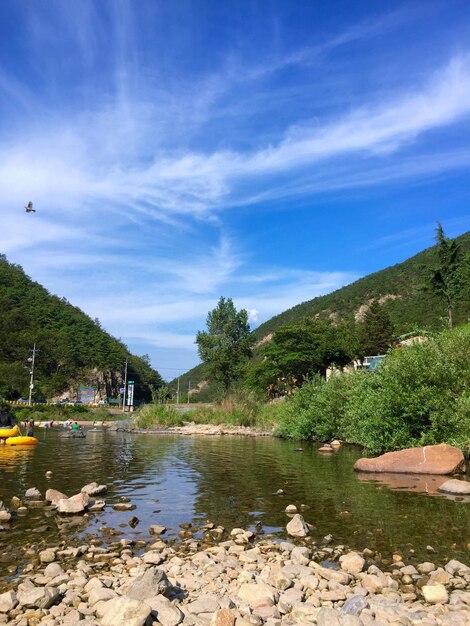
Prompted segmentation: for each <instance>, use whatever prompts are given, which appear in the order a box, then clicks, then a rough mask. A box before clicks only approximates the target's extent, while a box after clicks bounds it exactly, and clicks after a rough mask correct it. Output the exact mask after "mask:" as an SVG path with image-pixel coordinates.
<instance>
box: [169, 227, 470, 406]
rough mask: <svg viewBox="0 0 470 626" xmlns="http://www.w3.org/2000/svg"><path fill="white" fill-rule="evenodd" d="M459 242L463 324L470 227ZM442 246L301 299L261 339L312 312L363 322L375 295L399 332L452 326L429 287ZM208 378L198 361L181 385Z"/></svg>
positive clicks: (467, 310)
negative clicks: (321, 294) (319, 293)
mask: <svg viewBox="0 0 470 626" xmlns="http://www.w3.org/2000/svg"><path fill="white" fill-rule="evenodd" d="M456 241H457V242H458V243H459V245H460V250H461V253H462V259H463V263H462V269H463V273H464V274H465V276H463V280H462V284H463V285H464V288H462V290H461V291H460V292H459V293H458V295H457V297H456V299H455V306H454V323H455V324H456V325H458V324H461V323H463V322H467V321H468V319H469V318H470V294H469V289H468V285H469V284H470V232H467V233H465V234H463V235H461V236H460V237H458V238H456ZM437 249H438V246H433V247H431V248H427V249H426V250H423V251H422V252H420V253H418V254H417V255H415V256H413V257H411V258H410V259H407V260H406V261H404V262H403V263H399V264H397V265H394V266H392V267H388V268H386V269H384V270H381V271H379V272H375V273H373V274H369V275H368V276H365V277H364V278H361V279H359V280H357V281H355V282H354V283H351V284H350V285H347V286H346V287H342V288H341V289H338V290H336V291H333V292H332V293H330V294H328V295H325V296H320V297H317V298H314V299H313V300H308V301H306V302H303V303H302V304H298V305H297V306H294V307H292V308H291V309H288V310H287V311H284V312H283V313H281V314H279V315H276V316H275V317H273V318H271V319H270V320H268V321H267V322H264V323H263V324H261V325H260V326H259V327H258V328H257V329H256V330H254V331H253V335H254V336H255V339H256V341H257V342H258V343H259V342H262V340H263V339H265V338H267V337H269V336H270V335H271V334H272V333H273V332H275V331H276V330H277V329H278V328H279V327H281V326H285V325H292V324H297V323H299V322H300V321H301V320H302V319H304V318H306V317H309V318H314V317H316V316H324V317H329V318H330V319H333V320H344V319H347V318H354V319H356V321H359V320H360V319H361V317H362V316H363V314H364V312H365V311H366V310H367V307H368V305H369V304H370V303H371V302H372V301H373V300H378V301H379V302H380V303H381V304H382V305H383V309H384V311H385V312H386V313H387V314H388V315H389V317H390V319H391V321H392V323H393V326H394V329H395V333H396V335H402V334H405V333H408V332H412V331H415V330H417V329H426V330H437V329H442V328H443V327H445V325H446V317H447V307H446V304H445V302H444V301H443V300H441V299H439V298H438V296H437V295H435V294H434V293H433V292H432V291H431V290H430V289H428V288H427V287H428V286H429V284H430V277H431V275H432V270H433V268H435V267H436V266H437V265H438V252H437ZM203 380H204V371H203V368H202V366H201V365H198V366H197V367H195V368H193V369H192V370H190V371H189V372H187V373H186V374H184V376H182V377H180V387H181V388H182V389H187V388H188V381H191V387H192V388H195V387H196V386H197V385H198V384H200V383H201V381H203ZM173 387H174V384H173V383H172V384H171V388H172V389H173ZM208 395H210V390H209V389H207V386H203V390H202V392H201V394H194V396H193V397H194V399H196V398H198V399H199V398H200V399H201V400H203V399H206V398H207V396H208Z"/></svg>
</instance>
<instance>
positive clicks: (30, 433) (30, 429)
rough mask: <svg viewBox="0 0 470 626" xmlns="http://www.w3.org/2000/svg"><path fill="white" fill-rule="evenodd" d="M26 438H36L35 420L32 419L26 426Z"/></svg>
mask: <svg viewBox="0 0 470 626" xmlns="http://www.w3.org/2000/svg"><path fill="white" fill-rule="evenodd" d="M26 437H34V420H33V419H30V420H29V421H28V424H27V426H26Z"/></svg>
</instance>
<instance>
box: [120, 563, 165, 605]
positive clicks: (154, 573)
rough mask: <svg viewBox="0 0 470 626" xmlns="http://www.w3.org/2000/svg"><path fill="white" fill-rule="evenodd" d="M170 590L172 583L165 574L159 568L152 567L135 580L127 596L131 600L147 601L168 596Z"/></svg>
mask: <svg viewBox="0 0 470 626" xmlns="http://www.w3.org/2000/svg"><path fill="white" fill-rule="evenodd" d="M170 589H171V585H170V581H169V580H168V577H167V575H166V574H165V572H164V571H163V570H161V569H158V568H157V567H152V568H150V569H148V570H147V571H146V572H145V573H144V574H142V575H141V576H138V577H137V578H135V579H134V580H133V582H132V584H131V586H130V587H129V589H128V590H127V595H128V596H129V597H130V598H136V599H138V600H145V599H146V598H153V597H154V596H156V595H159V594H162V595H164V596H166V595H168V593H169V591H170Z"/></svg>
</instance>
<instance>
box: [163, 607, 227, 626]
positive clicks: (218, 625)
mask: <svg viewBox="0 0 470 626" xmlns="http://www.w3.org/2000/svg"><path fill="white" fill-rule="evenodd" d="M237 622H238V620H237ZM168 626H170V625H168ZM211 626H235V615H234V614H233V613H232V611H231V610H230V609H219V610H218V611H216V612H215V613H214V614H213V616H212V619H211Z"/></svg>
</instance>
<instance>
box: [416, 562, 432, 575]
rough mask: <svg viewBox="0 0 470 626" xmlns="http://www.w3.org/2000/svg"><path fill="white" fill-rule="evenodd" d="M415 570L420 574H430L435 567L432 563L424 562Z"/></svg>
mask: <svg viewBox="0 0 470 626" xmlns="http://www.w3.org/2000/svg"><path fill="white" fill-rule="evenodd" d="M417 569H418V572H419V573H420V574H430V573H431V572H433V571H434V570H435V569H436V566H435V565H434V563H430V562H429V561H425V562H424V563H420V564H419V565H418V567H417Z"/></svg>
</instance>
